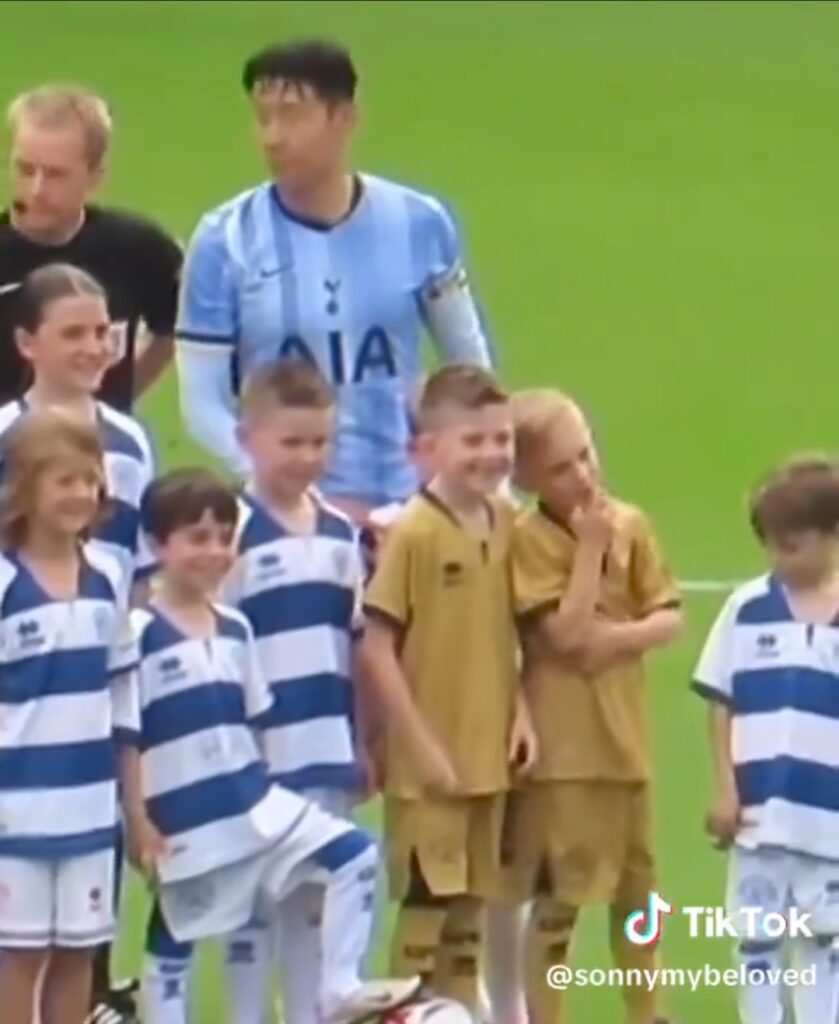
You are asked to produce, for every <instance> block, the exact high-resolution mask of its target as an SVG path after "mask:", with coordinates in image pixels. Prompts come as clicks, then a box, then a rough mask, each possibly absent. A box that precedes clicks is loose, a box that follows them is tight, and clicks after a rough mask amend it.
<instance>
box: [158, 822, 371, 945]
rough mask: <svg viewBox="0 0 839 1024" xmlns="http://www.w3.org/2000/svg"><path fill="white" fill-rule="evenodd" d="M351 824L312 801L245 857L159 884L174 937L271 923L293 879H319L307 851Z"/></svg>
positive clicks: (208, 934) (296, 881) (323, 874)
mask: <svg viewBox="0 0 839 1024" xmlns="http://www.w3.org/2000/svg"><path fill="white" fill-rule="evenodd" d="M353 828H354V826H353V824H352V823H351V822H349V821H345V820H342V819H341V818H338V817H335V816H333V815H331V814H327V813H324V812H323V811H321V810H320V809H319V808H318V807H316V806H314V805H312V806H311V807H310V808H309V809H308V810H307V812H306V814H305V815H304V816H303V818H302V819H301V821H300V822H299V824H298V825H296V826H295V828H294V830H293V831H292V832H291V834H290V835H287V836H283V838H282V839H281V840H280V841H279V842H278V843H276V844H275V845H274V846H272V847H270V848H269V849H267V850H265V851H264V852H262V853H258V854H256V855H255V856H253V857H249V858H248V859H247V860H242V861H238V862H237V863H235V864H228V865H226V866H225V867H221V868H216V869H215V870H214V871H209V872H207V873H206V874H203V875H198V876H197V877H195V878H186V879H183V880H182V881H178V882H169V883H166V884H164V885H161V887H160V908H161V911H162V912H163V916H164V918H165V920H166V924H167V925H168V926H169V931H170V932H171V933H172V935H173V937H174V938H175V939H176V940H177V941H178V942H195V941H197V940H198V939H206V938H212V937H214V936H220V935H226V934H228V933H229V932H233V931H238V929H240V928H243V927H244V926H245V925H247V924H251V923H253V922H254V921H261V922H264V923H266V924H268V923H271V922H272V921H273V920H274V919H275V918H276V916H277V908H278V905H279V903H280V902H281V901H282V900H283V898H284V897H285V896H287V895H288V894H289V893H290V892H292V891H293V890H294V889H296V888H297V887H298V886H299V885H303V884H304V883H306V882H314V883H318V882H321V883H322V882H323V881H324V880H325V878H326V877H327V876H326V872H325V871H324V870H323V869H322V868H320V867H319V866H318V865H317V864H316V863H315V861H314V860H312V859H311V858H312V856H313V855H314V854H315V853H316V852H317V851H318V850H320V849H321V848H322V847H324V846H326V845H327V844H328V843H330V842H332V840H333V839H337V838H338V836H341V835H344V834H345V833H346V832H350V831H352V830H353Z"/></svg>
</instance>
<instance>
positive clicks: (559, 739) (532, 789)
mask: <svg viewBox="0 0 839 1024" xmlns="http://www.w3.org/2000/svg"><path fill="white" fill-rule="evenodd" d="M514 419H515V426H516V482H517V483H518V484H519V486H520V487H521V488H522V489H523V490H525V491H527V492H530V493H532V494H535V495H536V496H537V497H538V504H537V505H535V506H534V507H532V508H529V509H527V510H526V511H525V512H523V513H522V515H521V516H520V517H519V519H518V520H517V523H516V528H515V531H514V538H513V581H514V591H515V603H516V612H517V615H518V619H519V623H520V627H521V635H522V645H523V659H524V661H523V670H524V685H525V689H526V692H527V695H528V701H529V703H530V707H531V713H532V715H533V721H534V724H535V727H536V732H537V736H538V744H539V756H538V759H537V762H536V765H535V767H534V770H533V771H532V773H531V776H530V778H529V779H528V780H527V782H526V784H525V785H524V786H523V787H522V788H521V789H519V790H518V791H517V792H516V793H515V794H513V798H512V800H511V804H510V814H511V818H510V822H509V825H510V845H509V851H508V853H509V855H510V858H511V867H512V874H513V877H514V878H515V879H516V883H517V887H518V889H519V895H520V896H521V898H523V899H527V898H531V897H533V898H535V904H534V911H533V915H532V918H531V925H530V935H529V942H528V953H527V973H528V983H527V985H528V996H529V1008H530V1013H531V1020H532V1021H533V1022H534V1024H556V1021H557V1018H558V1016H559V1014H560V1011H561V1006H562V1003H561V999H560V993H559V992H558V991H555V990H552V989H551V988H550V987H549V986H548V985H547V984H546V982H545V976H546V973H547V970H548V968H549V967H550V966H552V965H553V964H556V963H561V962H563V961H564V960H565V959H566V957H567V955H568V948H569V944H570V941H571V936H572V931H573V928H574V925H575V923H576V919H577V915H578V912H579V908H581V907H582V906H585V905H588V904H592V903H607V904H608V905H609V908H610V919H611V925H610V931H611V941H612V950H613V955H614V957H615V959H616V961H617V963H618V964H619V965H620V966H621V967H624V968H630V967H637V968H641V969H643V968H645V967H652V966H653V958H654V953H653V952H652V951H651V950H649V949H641V948H636V947H634V946H631V945H630V944H629V943H628V942H627V940H626V939H625V937H624V933H623V926H624V921H625V919H626V916H627V914H629V913H630V912H631V911H633V910H637V909H639V908H641V907H643V906H644V905H645V901H646V898H647V894H648V892H649V890H650V889H652V888H654V879H655V874H654V866H653V851H652V829H651V794H650V776H651V765H650V750H649V740H648V737H647V725H646V715H645V711H644V704H643V700H644V664H643V655H644V654H645V653H646V652H647V651H649V650H651V649H653V648H655V647H659V646H662V645H664V644H667V643H670V642H671V641H672V640H673V639H674V637H675V636H676V634H677V633H678V631H679V627H680V622H681V613H680V611H679V600H678V595H677V592H676V587H675V584H674V582H673V578H672V576H671V574H670V572H669V570H668V569H667V566H666V564H665V561H664V558H663V556H662V554H661V551H660V549H659V546H658V543H657V541H656V539H655V536H654V534H653V531H652V529H651V527H650V525H649V522H648V521H647V519H646V517H645V516H644V515H643V513H641V512H640V511H639V510H638V509H637V508H634V507H633V506H631V505H627V504H625V503H624V502H621V501H618V500H617V499H616V498H615V497H613V496H612V495H610V494H608V493H607V492H606V490H605V489H604V486H603V481H602V475H601V470H600V464H599V460H598V456H597V452H596V449H595V446H594V441H593V439H592V435H591V430H590V427H589V425H588V423H587V422H586V419H585V417H584V415H583V413H582V412H581V411H580V409H579V408H578V406H577V405H576V404H575V403H574V402H572V401H571V400H570V399H569V398H567V397H566V396H565V395H563V394H561V393H560V392H558V391H556V390H554V389H550V388H547V389H539V390H535V391H529V392H523V393H520V394H519V395H516V396H515V397H514ZM624 998H625V1004H626V1011H627V1020H628V1021H630V1022H631V1024H653V1022H654V1021H655V1020H656V1019H657V1018H656V1013H655V997H654V995H653V994H650V993H647V992H646V991H645V990H644V989H643V988H641V987H636V988H627V989H626V991H625V994H624Z"/></svg>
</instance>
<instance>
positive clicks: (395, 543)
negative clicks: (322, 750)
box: [358, 520, 458, 793]
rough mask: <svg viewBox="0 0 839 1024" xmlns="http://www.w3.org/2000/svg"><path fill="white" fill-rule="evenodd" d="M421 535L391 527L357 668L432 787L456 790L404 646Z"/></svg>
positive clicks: (369, 600) (367, 607) (367, 608)
mask: <svg viewBox="0 0 839 1024" xmlns="http://www.w3.org/2000/svg"><path fill="white" fill-rule="evenodd" d="M420 544H421V537H420V536H418V534H417V531H416V530H415V529H413V528H412V526H411V524H410V523H407V522H406V521H404V520H400V521H399V522H397V523H395V524H394V525H393V527H392V529H391V530H390V531H389V533H388V536H387V539H386V541H385V543H384V546H383V548H382V551H381V554H380V557H379V560H378V564H377V567H376V571H375V573H374V574H373V578H372V579H371V580H370V583H369V585H368V588H367V591H366V594H365V597H364V619H365V623H364V634H363V637H362V640H361V643H360V646H359V651H358V668H359V672H360V674H361V675H362V676H363V678H365V679H366V680H367V681H368V682H369V684H370V686H371V688H372V692H373V696H374V697H375V698H376V699H377V700H378V701H379V702H381V705H382V708H383V710H384V713H385V716H386V717H387V718H388V720H389V721H390V722H391V724H392V725H393V727H394V728H395V730H396V731H397V732H398V733H399V735H400V737H401V739H402V740H403V741H404V742H405V744H406V745H407V746H408V747H409V749H410V750H411V752H412V753H413V755H414V757H415V759H416V761H417V764H418V767H419V768H420V770H421V772H422V773H423V775H424V777H425V780H426V784H427V785H428V787H429V788H430V789H433V790H437V791H440V792H443V793H453V792H455V791H456V790H457V788H458V780H457V777H456V775H455V772H454V768H453V767H452V765H451V762H450V760H449V758H448V757H447V755H446V753H445V752H444V750H443V749H442V747H441V745H440V744H439V742H438V741H437V739H436V738H435V737H434V736H433V735H432V734H431V730H430V729H429V728H428V725H427V724H426V722H425V721H424V719H423V717H422V714H421V713H420V710H419V708H417V706H416V704H415V703H414V699H413V697H412V695H411V688H410V685H409V682H408V679H407V678H406V676H405V672H404V670H403V668H402V664H401V661H400V658H399V648H400V645H401V641H402V638H403V635H404V632H405V630H407V629H408V627H409V625H410V622H411V618H412V616H413V613H414V610H415V585H416V573H417V565H416V561H417V555H418V547H419V545H420Z"/></svg>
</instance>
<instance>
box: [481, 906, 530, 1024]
mask: <svg viewBox="0 0 839 1024" xmlns="http://www.w3.org/2000/svg"><path fill="white" fill-rule="evenodd" d="M529 916H530V904H518V903H515V904H510V903H489V904H487V913H486V958H485V967H484V984H483V985H482V986H481V987H482V988H485V993H484V992H482V997H484V998H485V1000H486V1004H487V1005H486V1008H485V1012H486V1013H487V1014H488V1017H487V1019H488V1020H489V1021H491V1022H492V1024H528V1019H527V1000H526V998H525V993H524V944H525V936H526V934H527V921H528V918H529Z"/></svg>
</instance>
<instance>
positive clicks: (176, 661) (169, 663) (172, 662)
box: [159, 655, 186, 685]
mask: <svg viewBox="0 0 839 1024" xmlns="http://www.w3.org/2000/svg"><path fill="white" fill-rule="evenodd" d="M159 669H160V681H161V683H163V684H164V685H170V684H172V683H177V682H178V681H179V680H181V679H185V678H186V669H185V668H184V667H183V663H182V661H181V659H180V658H178V657H177V656H175V655H173V656H172V657H169V658H161V660H160V665H159Z"/></svg>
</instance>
